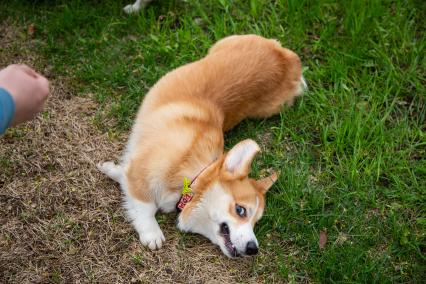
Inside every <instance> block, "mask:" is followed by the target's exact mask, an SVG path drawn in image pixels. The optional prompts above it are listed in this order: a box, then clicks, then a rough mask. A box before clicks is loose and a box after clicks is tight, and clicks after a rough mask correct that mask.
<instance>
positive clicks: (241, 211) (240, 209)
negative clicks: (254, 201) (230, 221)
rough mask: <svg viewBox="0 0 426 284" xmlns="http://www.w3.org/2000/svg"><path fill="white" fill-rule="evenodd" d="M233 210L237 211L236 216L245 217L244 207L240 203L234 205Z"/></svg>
mask: <svg viewBox="0 0 426 284" xmlns="http://www.w3.org/2000/svg"><path fill="white" fill-rule="evenodd" d="M235 212H237V214H238V216H240V217H246V215H247V213H246V209H245V208H244V207H242V206H240V205H238V204H237V205H235Z"/></svg>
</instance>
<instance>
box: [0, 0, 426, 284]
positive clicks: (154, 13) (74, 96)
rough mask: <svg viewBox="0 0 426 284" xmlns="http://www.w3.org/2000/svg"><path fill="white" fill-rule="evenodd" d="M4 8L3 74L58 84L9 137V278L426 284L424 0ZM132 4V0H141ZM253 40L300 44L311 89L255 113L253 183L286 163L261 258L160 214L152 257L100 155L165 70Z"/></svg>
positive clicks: (0, 203)
mask: <svg viewBox="0 0 426 284" xmlns="http://www.w3.org/2000/svg"><path fill="white" fill-rule="evenodd" d="M128 2H129V1H115V0H114V1H113V0H104V1H78V0H73V1H19V0H15V1H7V3H6V2H2V3H0V42H1V45H0V68H1V67H4V66H6V65H7V64H10V63H16V62H22V63H26V64H28V65H31V66H34V67H35V68H36V69H37V70H39V71H40V72H41V73H43V74H45V75H46V76H47V77H48V78H49V79H50V81H51V91H52V93H51V96H50V98H49V100H48V103H47V105H46V108H45V111H44V112H43V113H42V114H41V115H40V116H38V117H37V118H36V119H35V120H34V121H31V122H29V123H26V124H24V125H22V126H20V127H17V128H13V129H10V130H9V131H8V132H7V133H6V134H5V135H4V136H3V137H1V138H0V142H1V143H0V187H1V189H0V268H1V269H0V282H2V283H3V282H4V283H46V282H54V283H70V282H71V283H73V282H76V283H80V282H83V283H87V282H98V283H99V282H100V283H129V282H141V283H150V282H154V281H156V282H159V283H168V282H175V283H211V282H220V283H222V282H223V283H230V282H242V283H251V282H253V283H259V282H267V283H271V282H272V283H274V282H275V283H282V282H296V283H300V282H306V283H308V282H379V283H383V282H405V283H406V282H412V283H419V282H422V281H424V280H423V278H424V275H425V274H426V271H425V267H426V261H425V234H426V233H425V232H426V216H425V215H426V214H425V209H424V204H425V201H426V193H425V191H426V159H425V156H426V149H425V148H426V139H425V125H426V121H425V116H426V115H425V112H426V107H425V106H426V105H425V94H426V90H425V83H426V80H425V70H426V62H425V57H424V53H425V45H426V39H425V36H424V30H425V29H426V25H425V20H424V16H423V15H422V11H425V10H426V7H425V4H424V3H423V1H366V2H363V1H352V2H345V1H341V2H337V3H335V2H328V1H255V0H251V1H249V2H247V3H250V5H247V4H245V2H246V1H213V0H212V1H203V3H202V4H201V3H199V1H177V0H176V1H171V0H168V1H166V0H164V1H154V3H153V4H152V5H150V6H149V7H148V8H147V9H146V10H145V11H142V12H141V13H140V14H137V15H132V16H128V15H125V14H124V13H123V12H122V7H124V6H125V5H126V4H128ZM130 2H131V1H130ZM234 33H257V34H261V35H264V36H266V37H272V38H276V39H278V40H279V41H280V42H282V44H283V45H285V46H286V47H289V48H291V49H293V50H295V51H296V52H297V53H298V54H299V55H300V56H301V58H302V61H303V64H304V66H305V77H306V79H307V81H308V84H309V92H308V93H307V94H306V95H305V96H304V97H302V98H301V99H299V100H298V101H297V102H296V104H295V105H294V106H293V107H292V108H290V109H283V112H282V113H281V115H279V116H276V117H273V118H271V119H268V120H262V121H256V120H251V121H245V122H243V123H242V124H241V125H240V126H238V127H237V128H236V129H234V130H233V131H231V132H230V133H228V134H226V141H227V142H226V143H227V148H229V147H230V146H232V145H234V144H235V143H236V142H237V141H239V140H242V139H245V138H253V139H255V140H256V141H258V142H259V144H260V145H261V148H262V154H261V156H260V157H258V158H257V159H256V161H255V164H254V167H253V176H261V175H263V174H264V169H267V168H270V167H272V168H275V169H277V170H280V171H281V176H280V179H279V181H278V183H277V184H276V185H275V186H274V187H273V188H272V189H271V191H270V192H268V198H267V210H266V212H265V216H264V218H263V219H262V220H261V222H260V223H259V224H258V225H257V227H256V233H257V236H258V238H259V241H260V254H259V255H258V256H256V257H254V258H245V259H241V260H237V261H235V260H229V259H227V258H226V257H224V256H223V255H222V254H221V252H220V250H219V249H217V248H216V247H214V246H213V245H211V244H210V243H209V242H208V241H207V240H206V239H204V238H203V237H201V236H198V235H192V234H183V233H180V232H178V231H177V229H176V228H175V225H174V224H175V218H176V215H175V214H170V215H159V216H158V218H159V221H160V226H161V227H162V229H163V231H164V232H165V236H166V239H167V242H166V245H165V246H164V247H163V248H162V249H161V250H159V251H155V252H151V251H149V250H147V249H145V248H143V247H142V246H141V245H140V244H139V241H138V237H137V235H136V232H135V231H134V230H133V229H132V226H131V225H130V224H129V222H128V221H127V220H126V218H125V217H124V214H123V210H122V208H121V194H120V190H119V187H118V185H117V184H115V183H114V182H112V181H111V180H108V179H107V178H106V177H105V176H103V175H101V174H100V173H99V172H98V171H97V169H96V167H95V165H96V163H97V162H99V161H105V160H117V159H118V157H119V156H120V153H121V151H122V149H123V147H124V144H125V141H126V138H127V136H128V133H129V127H130V126H131V122H132V120H133V118H134V116H135V113H136V110H137V107H138V105H139V103H140V101H141V100H142V98H143V96H144V95H145V94H146V92H147V91H148V90H149V87H150V86H152V84H154V83H155V81H156V80H158V79H159V78H160V77H161V76H162V75H163V74H165V73H166V72H167V71H169V70H171V69H173V68H175V67H177V66H179V65H182V64H184V63H187V62H190V61H192V60H196V59H197V58H200V57H202V56H203V55H204V54H205V53H206V52H207V50H208V48H209V47H210V46H211V45H212V44H213V43H214V42H215V41H216V40H218V39H220V38H222V37H224V36H226V35H230V34H234Z"/></svg>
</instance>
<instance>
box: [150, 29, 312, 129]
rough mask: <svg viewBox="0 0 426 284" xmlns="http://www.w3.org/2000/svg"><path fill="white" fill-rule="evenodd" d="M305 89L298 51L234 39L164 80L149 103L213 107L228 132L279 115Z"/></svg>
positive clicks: (267, 42) (244, 38) (268, 42)
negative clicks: (246, 121) (200, 103)
mask: <svg viewBox="0 0 426 284" xmlns="http://www.w3.org/2000/svg"><path fill="white" fill-rule="evenodd" d="M303 85H304V81H303V77H302V65H301V62H300V59H299V57H298V56H297V55H296V54H295V53H294V52H292V51H290V50H288V49H285V48H283V47H281V45H280V44H279V43H278V42H277V41H275V40H270V39H265V38H263V37H260V36H256V35H242V36H231V37H227V38H225V39H223V40H221V41H219V42H217V43H216V44H215V45H214V46H213V47H212V48H211V49H210V51H209V53H208V55H207V56H206V57H204V58H203V59H201V60H199V61H196V62H194V63H190V64H187V65H185V66H182V67H180V68H178V69H176V70H174V71H172V72H170V73H169V74H167V75H166V76H164V77H163V78H162V79H161V80H160V81H159V82H158V83H157V85H156V86H154V87H153V91H154V92H153V93H155V95H154V96H152V98H149V96H148V97H147V98H146V99H145V102H144V103H145V104H147V105H150V104H151V103H152V104H153V105H156V106H158V105H161V104H165V103H170V102H173V101H182V100H184V101H188V100H189V101H191V100H199V99H201V100H205V101H209V102H212V103H213V104H215V105H216V106H217V108H218V109H219V110H220V111H222V112H223V114H224V121H223V130H224V131H226V130H229V129H231V128H232V127H234V126H235V125H236V124H238V123H239V122H241V120H243V119H244V118H247V117H252V118H262V117H269V116H271V115H273V114H276V113H278V112H279V111H280V109H281V107H282V105H284V104H289V105H290V104H292V103H293V100H294V98H295V97H296V96H297V95H299V94H301V91H302V87H303ZM151 100H152V101H151ZM149 101H151V102H149ZM147 111H148V110H147Z"/></svg>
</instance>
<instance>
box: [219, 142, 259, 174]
mask: <svg viewBox="0 0 426 284" xmlns="http://www.w3.org/2000/svg"><path fill="white" fill-rule="evenodd" d="M259 151H260V148H259V145H257V143H256V142H254V141H253V140H251V139H247V140H243V141H241V142H240V143H238V144H237V145H235V146H234V147H233V148H232V149H231V150H230V151H229V152H228V154H227V155H226V157H225V161H224V168H225V170H226V171H227V172H228V173H229V174H231V175H232V177H234V178H241V177H245V176H247V175H248V174H249V172H250V167H251V163H252V161H253V159H254V156H255V155H256V154H257V153H258V152H259Z"/></svg>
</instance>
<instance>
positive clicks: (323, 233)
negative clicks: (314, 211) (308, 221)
mask: <svg viewBox="0 0 426 284" xmlns="http://www.w3.org/2000/svg"><path fill="white" fill-rule="evenodd" d="M326 243H327V230H321V231H320V236H319V242H318V245H319V248H320V249H324V248H325V244H326Z"/></svg>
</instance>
